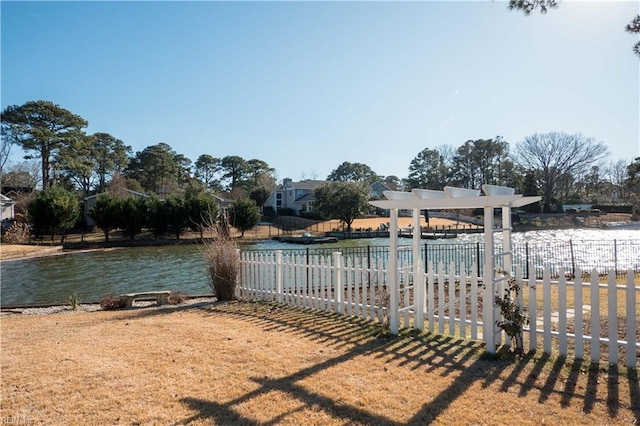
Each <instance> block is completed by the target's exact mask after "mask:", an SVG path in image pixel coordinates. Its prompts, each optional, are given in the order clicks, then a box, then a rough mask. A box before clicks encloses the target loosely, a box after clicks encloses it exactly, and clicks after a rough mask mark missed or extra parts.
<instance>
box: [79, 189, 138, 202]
mask: <svg viewBox="0 0 640 426" xmlns="http://www.w3.org/2000/svg"><path fill="white" fill-rule="evenodd" d="M125 191H127V192H128V193H129V194H131V195H136V196H138V197H144V198H149V195H147V194H143V193H142V192H138V191H132V190H131V189H125ZM100 194H104V192H101V193H100ZM100 194H94V195H89V196H88V197H85V200H89V199H91V198H96V197H97V196H98V195H100Z"/></svg>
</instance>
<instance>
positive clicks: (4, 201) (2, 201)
mask: <svg viewBox="0 0 640 426" xmlns="http://www.w3.org/2000/svg"><path fill="white" fill-rule="evenodd" d="M15 203H16V202H15V201H13V200H12V199H11V198H9V197H7V196H6V195H4V194H0V205H3V206H10V205H12V204H15Z"/></svg>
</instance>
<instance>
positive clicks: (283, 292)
mask: <svg viewBox="0 0 640 426" xmlns="http://www.w3.org/2000/svg"><path fill="white" fill-rule="evenodd" d="M240 258H241V270H240V286H239V290H238V291H239V296H240V297H243V298H247V299H258V300H269V301H275V302H278V303H286V304H289V305H292V306H298V307H302V308H308V309H314V310H321V311H329V312H335V313H339V314H343V315H348V316H354V317H358V318H362V319H364V320H368V321H374V322H393V321H397V324H396V329H397V327H398V326H399V327H401V328H417V329H421V330H422V329H427V330H428V331H429V332H432V333H439V334H447V335H451V336H456V337H461V338H470V339H473V340H484V341H485V342H487V343H490V342H493V343H494V344H495V345H500V344H506V345H508V344H509V343H510V342H509V340H508V338H507V336H506V335H505V334H504V333H503V332H502V331H501V330H500V329H499V328H498V327H497V326H496V325H495V321H496V320H498V319H499V318H500V311H499V309H498V308H497V306H496V305H495V303H493V298H494V297H495V295H496V294H497V295H503V294H504V283H502V284H501V285H500V286H499V288H496V289H487V288H485V287H484V286H483V283H482V278H481V277H478V276H475V275H471V276H464V277H461V276H458V275H455V273H453V272H446V271H456V270H458V271H465V270H466V269H465V267H464V266H465V265H460V267H459V268H454V267H453V266H454V265H449V267H448V268H445V267H444V265H443V264H440V265H438V267H437V268H434V266H433V265H432V264H429V265H428V266H427V271H426V272H422V271H423V268H422V267H421V268H420V269H419V270H418V275H417V276H414V275H415V270H414V268H413V265H411V264H408V263H402V262H401V263H400V264H399V265H398V270H397V272H396V273H397V274H398V275H397V276H396V279H397V283H398V288H397V293H396V297H395V300H397V302H398V304H397V307H396V309H395V310H392V309H391V306H390V300H394V298H393V297H391V296H392V295H391V294H390V288H389V286H388V285H387V284H388V283H389V278H390V276H389V271H388V270H386V269H385V267H384V265H383V264H382V263H381V262H380V263H379V264H377V265H372V266H371V267H367V262H366V259H359V258H343V257H342V255H341V253H333V255H332V256H319V255H317V256H311V257H307V256H303V255H285V254H283V253H282V252H281V251H274V252H253V251H252V252H241V256H240ZM470 270H471V271H476V270H477V268H475V266H474V267H472V268H470ZM514 277H515V279H516V281H517V282H518V283H520V284H521V287H522V288H523V291H522V292H521V293H520V295H519V300H520V306H521V307H522V309H524V310H525V311H527V313H528V316H529V318H530V325H529V326H528V327H525V344H527V345H528V347H527V349H530V350H538V349H542V350H543V351H544V352H546V353H549V354H551V353H553V352H557V353H558V354H559V355H563V356H564V355H569V354H570V353H573V355H574V356H575V357H576V358H580V359H590V360H591V361H592V362H600V361H602V360H606V361H608V362H609V363H610V364H617V363H619V362H623V363H624V364H626V365H627V366H628V367H630V368H637V367H638V352H639V351H640V338H639V337H638V334H640V332H639V331H638V327H637V324H638V318H639V317H640V305H638V303H637V301H638V300H639V299H640V298H639V297H638V293H639V292H640V286H638V285H636V283H635V282H634V275H633V271H629V272H628V274H627V279H626V282H625V284H623V285H620V284H617V283H616V280H615V274H613V273H611V274H610V275H609V277H608V281H607V283H606V284H602V283H599V282H598V274H597V272H596V271H595V270H594V271H592V274H591V279H590V281H583V280H582V279H581V272H580V271H577V273H576V277H577V278H576V279H575V280H573V281H569V280H567V279H566V278H565V277H564V275H563V271H560V274H559V276H558V277H556V278H554V279H552V278H551V277H550V273H549V271H548V270H546V271H545V273H544V275H543V279H542V280H536V279H535V277H532V278H530V279H529V280H523V278H522V273H521V270H520V269H519V268H517V269H516V271H515V273H514ZM416 283H421V285H422V287H416ZM418 290H420V291H418ZM416 297H417V298H418V300H416V299H415V298H416ZM421 297H422V300H420V298H421ZM487 298H491V299H492V300H491V302H492V303H490V304H486V303H483V301H484V300H486V299H487ZM416 302H417V303H416ZM596 313H597V315H596ZM484 318H490V319H491V320H490V321H489V324H491V327H485V324H484V322H483V319H484ZM391 328H392V330H393V328H394V327H393V326H392V327H391ZM489 337H490V338H489ZM540 341H541V342H540Z"/></svg>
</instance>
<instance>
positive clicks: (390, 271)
mask: <svg viewBox="0 0 640 426" xmlns="http://www.w3.org/2000/svg"><path fill="white" fill-rule="evenodd" d="M387 291H388V292H389V311H388V312H387V317H388V318H389V329H390V331H391V334H398V328H399V327H400V324H399V319H400V318H399V312H398V209H397V208H391V209H390V211H389V263H388V264H387Z"/></svg>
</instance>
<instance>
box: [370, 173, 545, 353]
mask: <svg viewBox="0 0 640 426" xmlns="http://www.w3.org/2000/svg"><path fill="white" fill-rule="evenodd" d="M482 192H483V194H482V195H481V191H480V190H479V189H466V188H455V187H445V188H444V190H443V191H436V190H429V189H413V190H412V191H411V192H400V191H384V195H385V197H386V198H387V199H386V200H376V201H371V202H370V204H372V205H374V206H376V207H379V208H382V209H387V210H389V212H390V217H389V231H390V233H389V239H390V255H389V264H388V271H389V274H388V278H387V284H388V286H389V294H390V300H389V301H390V306H391V307H392V308H391V309H390V312H389V326H390V328H391V333H393V334H397V333H398V327H399V313H398V296H399V294H398V266H399V265H398V211H399V210H411V211H413V224H412V225H413V230H414V232H413V259H414V261H413V276H414V277H422V276H423V275H422V274H423V272H424V271H422V270H421V265H420V261H419V260H418V259H420V240H421V237H422V232H421V227H420V211H422V210H441V209H477V208H483V209H484V243H485V257H484V269H483V271H484V272H483V277H482V280H483V282H484V284H485V286H484V297H483V300H484V301H485V302H487V301H493V300H494V288H495V284H496V283H498V282H499V281H500V280H503V279H508V276H505V275H503V274H497V268H496V263H495V262H496V259H497V258H499V257H502V258H503V267H504V270H505V271H507V273H509V274H510V273H511V272H512V271H511V269H512V255H511V209H513V208H518V207H522V206H525V205H528V204H532V203H535V202H538V201H540V199H541V197H524V196H523V195H520V194H515V190H514V189H513V188H508V187H504V186H495V185H483V186H482ZM496 208H501V209H502V224H501V226H500V227H495V226H494V209H496ZM498 233H499V234H500V237H501V240H502V247H503V250H502V252H501V253H495V244H494V242H495V236H496V234H498ZM391 271H395V273H391ZM497 275H499V276H497ZM414 282H417V281H415V279H414ZM424 299H425V288H424V285H416V286H415V287H414V298H413V300H414V302H413V303H414V327H415V328H419V329H423V326H424ZM483 324H485V327H486V325H487V324H493V332H488V331H489V330H484V331H483V336H484V339H485V341H486V343H487V351H489V352H492V353H493V352H495V346H496V334H497V332H498V331H497V330H496V326H495V319H494V309H493V303H484V309H483Z"/></svg>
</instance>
